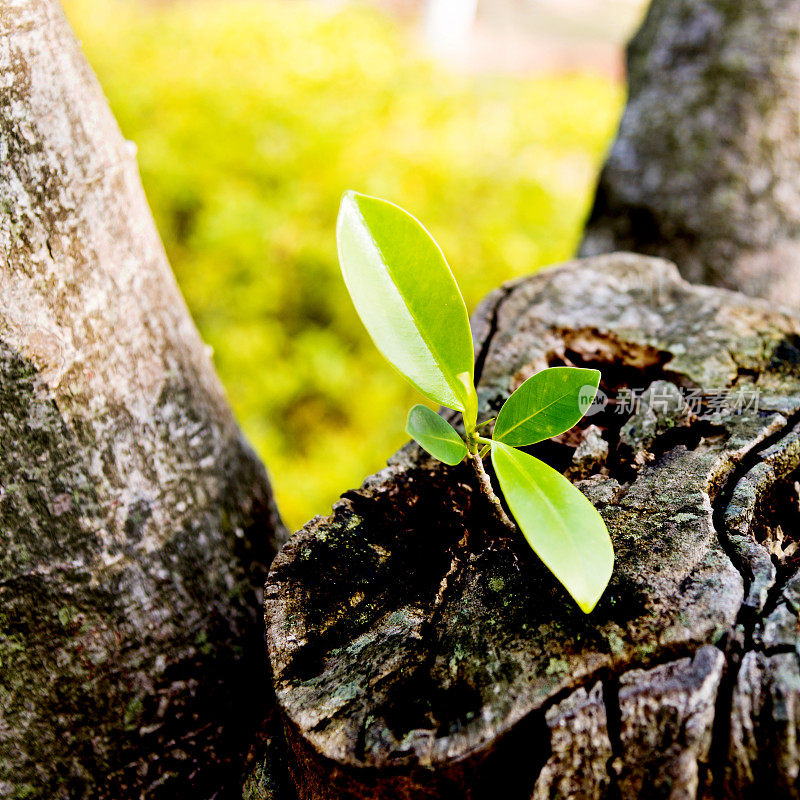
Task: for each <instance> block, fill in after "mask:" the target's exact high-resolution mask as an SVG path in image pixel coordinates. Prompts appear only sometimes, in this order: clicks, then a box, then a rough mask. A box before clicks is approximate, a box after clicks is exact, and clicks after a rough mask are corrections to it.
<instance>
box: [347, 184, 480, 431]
mask: <svg viewBox="0 0 800 800" xmlns="http://www.w3.org/2000/svg"><path fill="white" fill-rule="evenodd" d="M336 240H337V244H338V247H339V263H340V265H341V267H342V274H343V275H344V280H345V283H346V284H347V289H348V290H349V292H350V296H351V297H352V298H353V303H354V305H355V307H356V311H357V312H358V315H359V317H361V321H362V322H363V323H364V325H365V326H366V328H367V331H368V332H369V335H370V336H371V337H372V340H373V341H374V342H375V345H376V347H377V348H378V350H380V351H381V353H382V354H383V355H384V356H385V357H386V358H387V359H388V361H389V363H391V364H392V366H394V367H395V369H397V370H398V371H399V372H400V373H401V374H402V375H404V376H405V377H406V378H407V379H408V380H409V381H410V382H411V383H412V384H413V385H414V386H415V387H416V388H417V389H418V390H419V391H420V392H422V394H424V395H425V396H426V397H428V398H430V399H431V400H433V401H434V402H436V403H441V404H442V405H444V406H447V407H448V408H453V409H456V410H458V411H461V412H463V413H464V418H465V421H466V424H467V426H468V427H472V426H474V425H475V421H476V418H477V411H478V398H477V395H476V393H475V387H474V385H473V383H474V379H473V364H474V360H475V357H474V353H473V348H472V334H471V332H470V327H469V318H468V316H467V309H466V306H465V305H464V300H463V298H462V297H461V292H460V291H459V289H458V285H457V284H456V281H455V278H453V273H452V272H450V267H449V266H448V265H447V262H446V261H445V258H444V255H443V254H442V251H441V250H440V249H439V246H438V245H437V244H436V242H435V241H434V240H433V237H432V236H431V235H430V233H428V231H427V230H425V228H424V227H423V226H422V225H421V224H420V222H419V221H418V220H416V219H415V218H414V217H412V216H411V215H410V214H409V213H408V212H406V211H404V210H403V209H402V208H400V207H399V206H396V205H394V204H393V203H388V202H386V201H385V200H379V199H377V198H375V197H367V196H366V195H363V194H358V193H356V192H346V193H345V194H344V197H343V198H342V204H341V207H340V208H339V219H338V221H337V225H336Z"/></svg>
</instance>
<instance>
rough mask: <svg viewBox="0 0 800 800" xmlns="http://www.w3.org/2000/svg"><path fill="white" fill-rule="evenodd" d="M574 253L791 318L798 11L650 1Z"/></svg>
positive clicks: (772, 0)
mask: <svg viewBox="0 0 800 800" xmlns="http://www.w3.org/2000/svg"><path fill="white" fill-rule="evenodd" d="M628 81H629V92H630V94H629V99H628V104H627V107H626V109H625V114H624V116H623V118H622V122H621V124H620V128H619V133H618V135H617V139H616V142H615V143H614V146H613V147H612V149H611V153H610V154H609V156H608V161H607V162H606V165H605V167H604V169H603V171H602V174H601V176H600V181H599V185H598V187H597V194H596V197H595V202H594V208H593V210H592V212H591V216H590V219H589V222H588V225H587V229H586V234H585V238H584V241H583V244H582V246H581V250H580V252H581V255H595V254H598V253H607V252H611V251H614V250H633V251H636V252H640V253H647V254H651V255H658V256H663V257H665V258H669V259H671V260H673V261H674V262H675V263H676V264H677V265H678V268H679V269H680V271H681V273H682V274H683V276H684V277H686V278H687V279H688V280H691V281H699V282H703V283H710V284H714V285H719V286H726V287H728V288H732V289H739V290H741V291H743V292H745V293H747V294H751V295H754V296H758V297H765V298H767V299H769V300H773V301H774V302H776V303H778V304H780V305H783V306H786V307H789V308H792V309H793V310H795V311H796V310H797V308H798V307H800V279H798V278H799V277H800V92H798V91H797V86H798V82H800V2H798V0H753V2H747V3H742V2H739V1H738V0H654V1H653V3H652V6H651V8H650V10H649V13H648V14H647V17H646V19H645V21H644V24H643V25H642V27H641V29H640V30H639V32H638V33H637V34H636V36H635V37H634V38H633V40H632V41H631V43H630V45H629V48H628Z"/></svg>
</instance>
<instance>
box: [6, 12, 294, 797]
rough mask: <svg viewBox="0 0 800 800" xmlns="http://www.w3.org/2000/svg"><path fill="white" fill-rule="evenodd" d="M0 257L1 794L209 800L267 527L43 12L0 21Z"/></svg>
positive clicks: (213, 386) (157, 252)
mask: <svg viewBox="0 0 800 800" xmlns="http://www.w3.org/2000/svg"><path fill="white" fill-rule="evenodd" d="M0 254H1V255H2V259H0V796H2V797H10V798H23V797H24V798H32V797H42V798H48V800H49V799H50V798H80V797H110V798H114V799H115V800H119V799H120V798H127V797H137V798H138V797H140V796H147V797H149V798H150V797H159V796H166V797H175V796H176V790H175V788H174V787H175V785H176V783H172V782H171V780H172V779H175V781H176V782H177V785H180V787H181V792H180V796H181V797H201V796H212V795H213V796H220V795H218V794H215V792H217V791H218V790H220V788H221V787H224V786H230V785H233V784H237V785H238V783H237V782H238V776H237V774H236V773H237V771H238V769H239V766H240V765H239V764H237V763H236V754H237V752H240V751H241V750H246V746H247V740H248V738H249V734H250V733H251V731H252V727H254V723H255V722H257V721H258V720H260V718H261V715H262V714H263V707H262V705H261V700H262V699H263V689H260V688H259V687H260V686H263V681H262V680H260V678H261V675H259V672H260V671H261V668H262V663H263V662H262V658H263V657H262V653H261V647H262V641H261V640H262V636H261V630H260V623H259V619H258V617H259V612H258V607H259V601H258V598H257V589H258V586H259V585H260V584H261V583H262V582H263V576H264V575H265V573H266V565H267V564H268V563H269V560H270V558H271V556H272V554H273V553H274V549H275V547H276V544H277V540H278V538H280V534H281V526H280V523H279V521H278V519H277V516H276V514H275V511H274V507H273V503H272V498H271V494H270V489H269V485H268V483H267V479H266V475H265V473H264V470H263V467H262V466H261V465H260V463H259V462H258V460H257V459H256V457H255V456H254V454H253V453H252V452H251V450H250V449H249V447H248V446H247V444H246V443H245V442H244V440H243V438H242V436H241V434H240V432H239V430H238V428H237V427H236V424H235V422H234V420H233V418H232V416H231V413H230V411H229V408H228V406H227V403H226V400H225V397H224V395H223V392H222V390H221V387H220V385H219V383H218V380H217V378H216V376H215V375H214V372H213V369H212V366H211V363H210V360H209V357H208V353H207V352H206V351H205V348H204V346H203V344H202V342H201V340H200V338H199V336H198V334H197V331H196V330H195V328H194V326H193V324H192V322H191V320H190V318H189V315H188V313H187V311H186V308H185V306H184V304H183V301H182V299H181V297H180V294H179V292H178V289H177V287H176V285H175V283H174V280H173V278H172V275H171V273H170V271H169V267H168V265H167V263H166V259H165V256H164V252H163V250H162V247H161V244H160V241H159V239H158V236H157V234H156V231H155V228H154V226H153V223H152V219H151V217H150V213H149V211H148V208H147V205H146V202H145V199H144V195H143V193H142V190H141V186H140V183H139V178H138V171H137V167H136V160H135V149H134V148H133V147H132V145H130V143H127V142H125V141H124V140H123V139H122V137H121V135H120V132H119V130H118V129H117V127H116V124H115V122H114V120H113V118H112V116H111V114H110V112H109V110H108V107H107V105H106V103H105V100H104V99H103V97H102V94H101V92H100V90H99V88H98V86H97V84H96V82H95V80H94V78H93V76H92V75H91V73H90V71H89V69H88V66H87V65H86V63H85V61H84V60H83V57H82V55H81V53H80V49H79V47H78V45H77V43H76V42H75V40H74V38H73V36H72V34H71V32H70V30H69V27H68V25H67V23H66V20H65V19H64V17H63V15H62V13H61V11H60V9H59V8H58V6H57V4H56V3H54V2H49V1H48V0H2V2H0ZM243 698H246V700H245V701H244V702H242V700H243ZM251 716H254V717H255V718H256V719H255V720H253V719H251V718H250V717H251ZM241 740H244V744H243V743H242V741H241Z"/></svg>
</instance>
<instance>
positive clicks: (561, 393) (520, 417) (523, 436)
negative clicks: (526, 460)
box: [493, 367, 600, 447]
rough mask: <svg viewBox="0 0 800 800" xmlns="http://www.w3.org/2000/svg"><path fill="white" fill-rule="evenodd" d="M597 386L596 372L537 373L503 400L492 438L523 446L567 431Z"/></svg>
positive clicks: (559, 370)
mask: <svg viewBox="0 0 800 800" xmlns="http://www.w3.org/2000/svg"><path fill="white" fill-rule="evenodd" d="M599 383H600V373H599V372H598V371H597V370H596V369H578V368H577V367H551V368H550V369H543V370H542V371H541V372H537V373H536V374H535V375H534V376H532V377H530V378H528V380H526V381H525V383H523V384H522V386H520V387H519V389H517V391H516V392H514V394H512V395H511V397H509V398H508V400H506V402H505V405H504V406H503V407H502V408H501V409H500V413H499V414H498V415H497V422H496V423H495V426H494V434H493V438H494V439H495V440H497V441H498V442H503V443H504V444H510V445H512V446H513V447H525V446H526V445H529V444H534V443H535V442H541V441H542V440H544V439H549V438H550V437H551V436H558V434H559V433H564V431H568V430H569V429H570V428H572V427H573V426H574V425H575V423H577V422H578V420H579V419H580V418H581V417H582V416H583V415H584V414H585V413H586V411H587V410H588V408H589V406H590V405H591V404H592V400H594V396H595V394H596V392H597V387H598V385H599Z"/></svg>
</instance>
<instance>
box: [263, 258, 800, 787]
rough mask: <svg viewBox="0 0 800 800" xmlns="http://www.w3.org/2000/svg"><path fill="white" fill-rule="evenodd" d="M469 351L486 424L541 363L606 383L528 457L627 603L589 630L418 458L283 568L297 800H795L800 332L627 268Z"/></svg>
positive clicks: (550, 582)
mask: <svg viewBox="0 0 800 800" xmlns="http://www.w3.org/2000/svg"><path fill="white" fill-rule="evenodd" d="M473 329H474V333H475V337H476V342H477V344H478V353H479V355H478V367H479V372H480V384H479V396H480V399H481V412H482V413H481V416H490V415H492V414H494V413H495V412H496V411H497V409H498V408H499V407H500V405H501V404H502V402H504V400H505V398H506V397H507V396H508V395H509V394H510V393H511V391H512V390H513V389H515V388H516V387H517V386H518V385H519V384H520V383H521V382H522V381H523V380H525V379H526V378H527V377H528V376H529V375H531V374H532V373H533V372H535V371H537V370H539V369H541V368H543V367H545V366H548V365H560V364H574V365H577V366H585V367H596V368H598V369H600V370H601V371H602V374H603V378H602V383H601V389H602V391H603V392H604V395H602V396H601V397H605V405H604V406H602V407H599V408H597V409H593V410H596V411H597V413H593V414H591V415H590V416H588V417H587V418H586V419H585V420H584V421H583V422H582V424H581V426H580V427H579V428H578V429H577V430H576V431H573V432H571V433H569V434H566V435H564V436H562V437H559V438H558V439H556V440H554V441H551V442H545V443H541V444H539V445H536V446H535V447H534V448H532V449H531V451H532V452H534V453H535V454H536V455H537V456H539V457H541V458H543V459H544V460H546V461H548V462H549V463H550V464H551V465H553V466H554V467H556V468H557V469H560V470H564V471H567V474H569V475H572V476H573V478H574V479H575V480H578V478H580V479H579V480H578V486H580V488H581V489H582V490H583V491H584V492H585V493H586V494H587V496H589V497H590V499H591V500H592V501H593V502H594V503H595V505H596V506H597V508H598V509H599V510H600V512H601V514H602V515H603V517H604V519H605V521H606V523H607V525H608V527H609V530H610V532H611V535H612V539H613V541H614V547H615V553H616V564H615V569H614V575H613V577H612V581H611V584H610V586H609V588H608V590H607V591H606V593H605V595H604V597H603V599H602V600H601V602H600V604H599V605H598V607H597V609H596V610H595V611H594V612H593V613H592V614H591V615H589V616H585V615H583V614H582V613H581V612H580V611H579V610H578V609H577V608H576V607H575V605H574V603H572V602H571V600H570V599H569V597H568V595H566V593H565V592H564V590H563V589H562V588H561V587H560V586H559V584H558V583H557V582H556V580H555V578H554V577H553V576H552V575H551V574H550V573H549V572H548V571H547V570H546V569H544V568H543V566H542V565H541V564H540V563H539V562H538V561H537V559H536V557H535V556H534V555H533V554H532V553H531V551H530V549H529V548H528V546H527V544H526V543H525V542H524V540H523V539H522V537H521V536H519V535H518V536H509V535H508V532H507V530H506V529H505V528H504V527H503V526H502V525H501V524H500V523H499V521H498V520H497V518H496V516H495V514H494V512H493V509H492V508H491V507H490V505H489V504H488V502H487V501H486V500H485V498H484V497H483V496H482V495H481V494H480V493H479V492H478V490H477V485H476V482H475V479H474V476H473V473H472V472H471V471H470V470H469V469H468V468H467V467H466V465H464V464H462V465H460V466H458V467H455V468H448V467H445V466H444V465H441V464H440V463H438V462H434V461H432V460H431V459H429V458H428V457H426V456H425V455H424V454H423V453H421V452H420V451H419V450H418V449H417V448H416V447H412V446H407V447H406V448H404V449H403V450H402V451H400V453H398V454H397V455H396V456H395V457H394V458H393V459H392V460H391V461H390V463H389V466H388V468H387V469H385V470H384V471H383V472H381V473H378V474H377V475H375V476H373V477H372V478H370V479H368V480H367V481H366V483H365V484H364V486H362V488H361V489H359V490H357V491H352V492H348V493H346V494H345V495H344V496H343V498H342V500H341V501H340V502H339V503H338V505H337V506H336V507H335V509H334V513H333V515H332V516H330V517H328V518H325V519H322V518H317V519H316V520H313V521H312V522H310V523H309V524H308V525H307V526H306V527H305V528H304V529H303V530H302V531H301V532H300V533H298V534H297V535H295V536H294V537H293V538H292V539H290V541H289V542H288V543H287V545H286V546H285V547H284V548H283V550H282V551H281V552H280V553H279V555H278V556H277V557H276V559H275V561H274V562H273V566H272V569H271V571H270V576H269V579H268V582H267V588H266V600H265V604H266V619H267V639H268V646H269V652H270V661H271V666H272V669H273V672H274V676H275V685H276V692H277V698H278V703H279V713H280V714H281V716H282V718H283V722H284V726H285V730H286V735H287V740H288V743H289V749H290V766H291V770H292V775H293V778H294V781H295V783H296V785H297V786H298V787H299V794H300V797H301V798H309V799H310V798H313V799H314V800H317V799H318V798H319V799H322V798H325V799H326V800H329V799H331V798H336V799H337V800H338V799H339V798H422V797H430V798H447V797H453V798H455V797H459V798H472V799H473V800H477V799H478V798H490V797H491V798H493V797H497V796H498V787H500V786H502V787H503V789H502V794H503V797H505V798H509V800H515V799H516V798H519V799H520V800H522V798H537V800H538V799H541V798H551V797H552V798H556V797H574V798H622V799H623V800H628V798H630V800H634V799H635V798H640V797H641V798H645V797H670V798H690V797H692V798H693V797H698V796H699V797H703V798H712V797H734V798H738V797H742V798H743V797H751V796H756V794H755V793H757V792H761V795H760V796H763V797H797V796H798V795H800V789H799V788H798V783H797V775H798V768H799V767H800V758H799V757H798V752H797V734H798V726H799V725H800V717H798V714H799V713H800V712H798V703H800V669H798V661H797V654H796V648H797V647H798V617H797V612H798V609H799V608H800V575H798V572H797V567H798V564H799V563H800V553H798V552H797V550H796V548H797V543H796V539H797V537H798V533H797V532H798V529H800V505H798V487H797V484H796V483H795V481H796V480H797V476H798V470H800V425H799V424H798V423H799V422H800V322H798V321H797V319H795V318H794V317H791V316H788V315H781V314H777V313H774V312H773V311H772V310H771V308H770V307H769V306H768V305H767V304H766V303H764V302H763V301H760V300H752V299H748V298H746V297H744V296H743V295H740V294H734V293H730V292H727V291H724V290H720V289H712V288H705V287H693V286H691V285H689V284H687V283H685V282H684V281H683V280H681V279H680V277H679V276H678V273H677V272H676V270H675V269H674V267H673V266H672V265H670V264H668V263H667V262H665V261H661V260H657V259H652V258H646V257H643V256H635V255H630V254H629V255H613V256H604V257H599V258H597V259H590V260H586V261H577V262H573V263H571V264H568V265H565V266H563V267H561V268H559V269H555V270H550V271H547V272H544V273H541V274H539V275H536V276H533V277H531V278H528V279H525V280H522V281H519V282H517V283H514V284H510V285H508V286H506V287H504V288H502V289H500V290H498V291H496V292H495V293H493V294H492V295H490V296H489V298H487V300H486V301H484V303H483V305H482V306H481V307H480V308H479V310H478V312H477V314H476V317H475V319H474V320H473ZM636 397H638V398H639V402H638V403H634V402H632V398H636Z"/></svg>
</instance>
